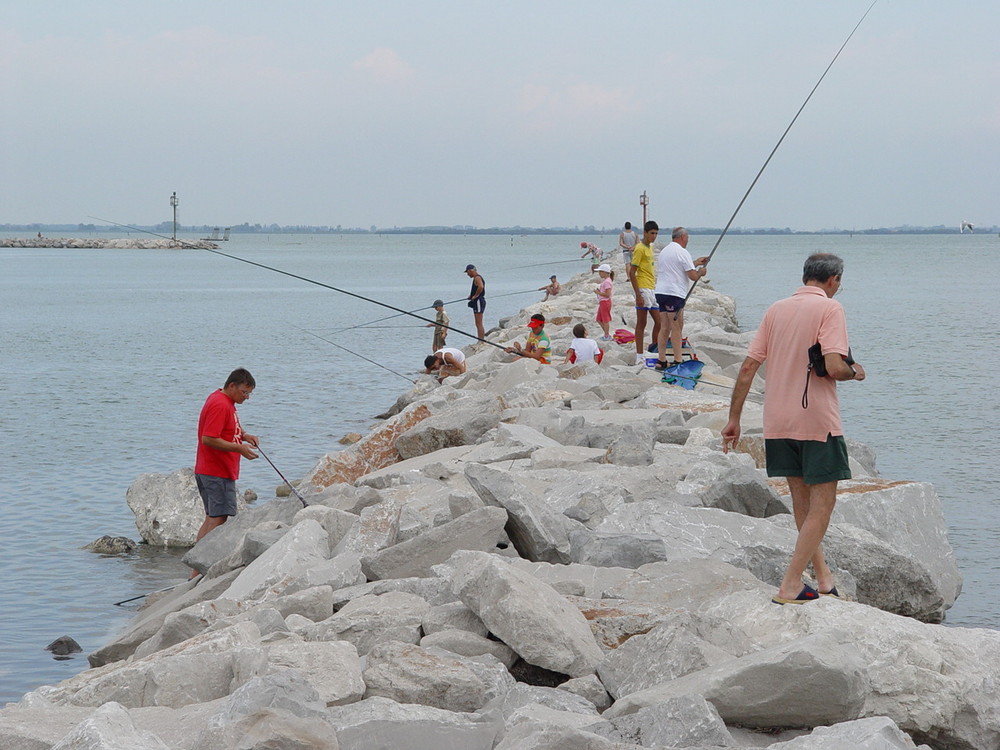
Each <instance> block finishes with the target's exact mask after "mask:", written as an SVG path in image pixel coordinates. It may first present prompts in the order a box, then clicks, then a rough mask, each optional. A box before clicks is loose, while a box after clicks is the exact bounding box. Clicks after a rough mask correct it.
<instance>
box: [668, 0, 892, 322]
mask: <svg viewBox="0 0 1000 750" xmlns="http://www.w3.org/2000/svg"><path fill="white" fill-rule="evenodd" d="M877 2H878V0H872V4H871V5H869V6H868V10H866V11H865V13H864V15H863V16H861V20H860V21H858V22H857V24H855V26H854V28H853V29H852V30H851V33H850V34H848V35H847V39H845V40H844V43H843V44H841V45H840V49H838V50H837V54H835V55H834V56H833V59H832V60H830V64H829V65H827V66H826V70H824V71H823V75H821V76H820V77H819V80H818V81H816V85H815V86H813V87H812V91H810V92H809V96H807V97H806V99H805V101H804V102H802V106H801V107H799V110H798V112H796V113H795V117H793V118H792V121H791V122H790V123H788V127H787V128H785V132H784V133H782V134H781V138H779V139H778V142H777V143H776V144H774V148H773V149H771V153H770V154H769V155H768V157H767V159H766V160H765V161H764V164H763V166H761V168H760V171H758V172H757V176H756V177H754V178H753V182H751V183H750V187H748V188H747V191H746V193H744V194H743V199H742V200H740V203H739V205H738V206H736V210H735V211H733V215H732V216H730V217H729V221H728V222H727V223H726V226H725V228H724V229H723V230H722V234H720V235H719V239H717V240H716V241H715V246H714V247H713V248H712V252H710V253H709V254H708V260H712V256H713V255H715V251H716V250H718V249H719V244H720V243H721V242H722V238H723V237H725V236H726V233H727V232H728V231H729V228H730V227H731V226H732V225H733V221H735V220H736V215H737V214H738V213H739V212H740V209H741V208H743V204H744V203H746V200H747V198H748V197H749V196H750V192H751V191H752V190H753V189H754V186H755V185H756V184H757V180H759V179H760V176H761V175H762V174H764V170H765V169H767V165H768V164H770V163H771V158H772V157H773V156H774V154H775V152H776V151H777V150H778V147H779V146H781V143H782V141H784V140H785V136H786V135H788V131H789V130H791V129H792V126H793V125H794V124H795V121H796V120H798V119H799V115H801V114H802V110H804V109H805V108H806V105H807V104H808V103H809V100H810V99H812V95H813V94H815V93H816V89H818V88H819V85H820V84H821V83H823V79H824V78H826V74H827V73H829V72H830V68H832V67H833V64H834V63H835V62H837V58H838V57H840V53H841V52H843V51H844V48H845V47H846V46H847V43H848V42H849V41H851V37H853V36H854V32H855V31H857V30H858V28H859V27H860V26H861V24H862V23H863V22H864V20H865V19H866V18H867V17H868V14H869V13H871V12H872V8H874V7H875V4H876V3H877ZM700 280H701V279H696V280H695V281H694V283H693V284H691V288H690V289H688V293H687V296H686V297H685V298H684V301H685V302H687V300H688V298H689V297H690V296H691V293H692V292H693V291H694V288H695V287H696V286H697V285H698V282H699V281H700ZM679 314H680V310H678V311H677V312H676V313H675V314H674V319H675V320H676V318H677V316H678V315H679Z"/></svg>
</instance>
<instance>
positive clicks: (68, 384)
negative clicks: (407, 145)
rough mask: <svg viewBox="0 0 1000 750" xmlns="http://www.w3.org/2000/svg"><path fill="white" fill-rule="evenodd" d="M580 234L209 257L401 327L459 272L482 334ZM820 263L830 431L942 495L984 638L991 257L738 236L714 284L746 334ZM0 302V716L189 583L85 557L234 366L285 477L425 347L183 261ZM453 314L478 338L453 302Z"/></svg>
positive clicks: (112, 258)
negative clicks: (839, 362)
mask: <svg viewBox="0 0 1000 750" xmlns="http://www.w3.org/2000/svg"><path fill="white" fill-rule="evenodd" d="M579 239H580V238H574V237H509V236H502V237H438V236H385V237H377V236H367V235H366V236H349V235H346V236H313V235H297V236H296V235H293V236H288V235H271V236H245V237H244V236H237V237H236V238H235V239H234V240H233V241H231V242H229V243H228V244H226V245H225V246H224V247H223V250H224V251H226V252H230V253H233V254H236V255H240V256H242V257H246V258H248V259H251V260H253V261H255V262H258V263H264V264H267V265H272V266H276V267H278V268H281V269H283V270H286V271H288V272H291V273H295V274H299V275H302V276H306V277H309V278H313V279H316V280H318V281H322V282H324V283H327V284H331V285H334V286H337V287H340V288H343V289H347V290H350V291H353V292H356V293H358V294H362V295H365V296H371V297H373V298H376V299H379V300H383V301H386V302H389V303H390V304H393V305H395V306H398V307H400V308H402V309H407V310H412V309H415V308H419V307H422V306H425V305H429V304H430V302H431V301H432V300H433V299H434V298H435V297H441V298H443V299H445V300H454V299H458V298H461V297H464V296H465V295H466V294H467V293H468V286H469V281H468V279H467V277H466V276H465V275H464V274H463V273H462V269H464V268H465V264H466V263H469V262H471V263H475V264H476V265H477V266H479V268H480V270H481V272H482V273H483V275H484V276H485V277H486V279H487V284H488V299H490V303H489V307H488V309H487V315H486V318H487V324H488V325H491V324H495V322H496V320H497V319H498V318H499V317H501V316H504V315H508V314H511V313H513V312H515V311H516V310H517V309H519V308H520V307H522V306H524V305H525V304H528V303H529V302H531V301H534V300H537V299H539V298H540V295H539V294H537V293H534V292H532V293H529V294H512V293H515V292H523V291H524V290H526V289H534V288H537V287H539V286H542V284H543V283H545V282H546V280H547V277H548V276H549V274H551V273H557V274H559V276H560V278H561V279H563V280H565V279H567V278H569V276H570V275H571V274H572V273H573V272H576V271H579V270H581V268H582V267H583V264H582V262H581V263H580V265H577V264H575V263H572V262H569V263H567V262H560V263H557V264H554V265H551V266H536V267H531V268H520V269H519V268H516V267H517V266H526V265H533V264H537V263H543V262H549V261H566V260H567V259H570V258H574V257H575V255H576V254H577V250H578V246H579ZM586 239H591V240H595V239H596V241H597V242H598V244H600V245H601V246H602V247H610V246H612V245H614V244H615V239H613V238H610V237H605V238H593V237H587V238H586ZM714 239H715V238H714V237H712V238H710V237H701V236H695V237H692V244H691V249H692V251H693V252H694V254H695V255H699V254H703V253H705V252H707V251H708V250H709V249H710V248H711V245H712V243H713V242H714ZM818 249H827V250H832V251H833V252H837V253H840V254H841V255H842V256H843V257H844V258H845V260H846V261H847V272H846V274H845V283H844V292H843V296H842V301H843V302H844V304H845V306H846V307H847V310H848V323H849V326H850V330H851V339H852V346H853V348H854V351H855V352H856V356H857V358H858V360H859V361H861V362H863V363H864V364H865V366H866V369H867V370H868V372H869V378H868V380H867V381H866V382H865V383H863V384H846V385H845V387H844V388H843V389H842V391H841V392H842V404H843V410H844V419H845V425H846V429H847V431H848V434H850V435H851V436H853V437H856V438H858V439H860V440H863V441H865V442H867V443H870V444H871V445H872V446H874V447H875V448H876V450H877V451H878V456H879V468H880V470H881V471H882V473H883V475H885V476H887V477H891V478H901V479H918V480H923V481H928V482H933V483H934V484H935V485H937V489H938V492H939V494H940V495H941V496H942V498H943V500H944V502H945V506H946V514H947V518H948V522H949V524H950V527H951V535H952V537H951V538H952V543H953V544H954V545H955V547H956V551H957V554H958V556H959V562H960V565H961V567H962V569H963V573H964V574H965V593H964V595H963V598H962V599H960V600H959V602H958V604H957V605H956V606H955V607H954V608H953V609H952V610H951V611H950V612H949V615H948V621H949V623H951V624H957V625H971V626H986V627H996V626H997V624H998V623H1000V605H998V604H997V603H996V601H995V598H994V597H992V587H991V586H989V582H991V581H992V579H993V578H994V577H995V574H996V569H997V563H996V558H995V552H994V549H995V547H996V545H995V543H994V542H995V541H996V537H997V535H998V531H997V529H998V526H1000V523H998V519H1000V510H998V501H1000V482H998V479H997V477H996V475H995V473H994V472H992V471H991V468H992V465H995V463H996V460H995V459H996V453H997V448H996V446H997V444H998V440H1000V434H998V433H1000V428H998V420H997V418H996V417H997V414H996V412H997V401H996V397H995V396H994V392H993V390H992V389H990V388H988V383H987V378H988V377H989V376H988V373H990V372H991V371H992V370H993V369H994V368H995V367H996V366H997V364H998V362H997V360H998V354H997V351H998V346H997V344H998V338H1000V334H998V331H1000V321H998V319H997V318H998V308H997V305H996V302H995V298H996V295H995V292H994V291H993V287H992V283H991V280H992V279H993V278H995V277H996V276H997V273H998V271H1000V260H998V257H1000V239H998V238H996V237H993V236H986V235H973V236H969V235H965V236H958V235H955V236H942V237H860V236H858V237H854V238H850V237H735V236H734V237H727V238H726V239H725V241H724V242H723V244H722V246H721V247H720V249H719V251H718V253H717V254H716V257H715V260H714V261H713V264H712V268H711V271H712V272H711V274H710V278H711V279H712V280H713V282H714V283H715V285H716V287H717V288H719V289H720V290H721V291H724V292H725V293H727V294H732V295H733V296H735V297H736V298H737V300H738V309H739V314H740V320H741V323H742V325H743V326H744V327H745V328H754V327H756V325H757V322H758V321H759V319H760V316H761V314H762V312H763V310H764V308H765V307H766V306H767V304H769V303H770V302H771V301H773V300H774V299H776V298H778V297H781V296H785V295H787V294H789V293H790V292H791V290H793V289H794V288H795V287H796V286H797V284H798V278H797V277H798V276H799V275H800V273H801V263H802V259H803V258H804V257H805V255H806V254H808V253H809V252H812V251H814V250H818ZM969 268H973V269H975V270H974V272H973V273H972V274H970V273H969V272H968V271H967V270H966V269H969ZM945 269H949V270H945ZM499 295H508V296H499ZM0 299H2V310H3V313H2V316H0V352H2V355H0V356H2V359H0V362H2V365H0V368H2V369H0V446H2V449H3V450H2V456H3V459H2V460H3V467H4V469H5V471H4V476H3V482H2V484H0V530H2V533H3V539H4V544H3V549H2V551H0V566H2V579H0V580H2V581H3V583H2V586H0V607H2V609H3V612H4V617H3V620H2V621H0V703H2V702H4V701H10V700H16V699H17V698H18V697H19V696H20V695H21V694H22V693H24V692H25V691H27V690H30V689H32V688H34V687H36V686H38V685H40V684H48V683H53V682H57V681H59V680H62V679H65V678H66V677H69V676H71V675H72V674H74V673H76V672H77V671H79V670H81V669H83V668H85V667H86V658H85V657H84V656H81V655H77V656H76V657H75V658H74V659H70V660H67V661H55V660H53V659H52V658H51V656H50V655H49V654H48V653H47V652H45V651H44V650H43V648H44V646H45V645H46V644H47V643H49V642H50V641H51V640H53V639H55V638H57V637H58V636H61V635H64V634H67V635H71V636H73V637H74V638H76V639H77V640H78V641H79V642H80V643H81V644H82V646H83V649H84V653H86V652H89V651H91V650H93V649H95V648H97V647H99V646H100V645H102V644H103V643H105V642H106V641H107V640H109V639H110V638H111V637H113V635H114V634H115V633H116V632H117V631H118V630H120V629H121V628H122V627H123V626H124V624H125V623H126V621H127V619H128V618H129V617H130V616H131V615H132V613H133V611H134V610H131V609H128V608H123V607H115V606H113V602H115V601H119V600H122V599H125V598H128V597H130V596H135V595H136V594H140V593H144V592H148V591H152V590H154V589H158V588H162V587H164V586H167V585H170V584H172V583H176V582H178V581H179V580H181V579H182V578H183V577H184V576H185V575H186V569H185V568H184V566H183V565H181V564H180V562H179V558H178V557H177V556H176V555H173V554H168V553H164V552H159V551H154V550H148V549H147V550H143V551H142V552H141V553H139V554H136V555H134V556H131V557H125V558H121V557H102V556H99V555H95V554H93V553H90V552H87V551H84V550H81V549H80V548H81V547H82V546H83V545H85V544H87V543H89V542H91V541H93V540H94V539H95V538H97V537H99V536H101V535H103V534H112V535H123V536H129V537H131V538H133V539H137V538H138V534H137V532H136V530H135V525H134V520H133V516H132V513H131V511H129V509H128V507H127V505H126V504H125V491H126V489H127V488H128V486H129V484H131V482H132V481H133V480H134V479H135V477H136V476H137V475H138V474H141V473H145V472H171V471H174V470H176V469H178V468H181V467H184V466H190V465H191V464H192V462H193V456H194V446H195V436H194V426H195V424H196V420H197V416H198V411H199V409H200V407H201V404H202V402H203V401H204V398H205V396H206V395H207V394H208V393H209V391H211V390H212V389H214V388H217V387H219V386H221V385H222V380H223V379H224V377H225V375H226V374H228V372H229V371H230V370H231V369H232V368H233V367H236V366H240V365H242V366H245V367H247V368H249V369H250V370H251V372H253V373H254V376H255V377H256V379H257V383H258V386H257V389H256V390H255V392H254V397H253V398H252V399H251V400H250V401H249V402H248V403H247V404H245V405H244V406H243V407H242V408H241V411H240V414H241V419H242V421H243V423H244V426H245V427H246V429H247V430H249V431H251V432H253V433H255V434H259V435H261V436H262V439H263V446H264V448H265V450H267V452H268V455H269V456H270V457H271V459H272V460H273V461H274V462H275V464H276V465H277V466H278V468H279V469H281V471H282V472H283V473H284V474H285V475H286V476H288V477H289V478H295V477H298V476H301V475H302V474H303V473H304V472H305V471H307V470H308V469H309V468H310V467H311V466H312V465H313V464H314V463H315V461H316V459H317V458H318V457H319V456H320V455H322V454H323V453H325V452H327V451H329V450H332V449H335V448H337V447H339V446H337V444H336V440H337V439H338V438H339V437H341V436H342V435H343V434H345V433H347V432H352V431H363V430H365V429H366V428H367V427H368V426H369V425H370V424H371V423H372V421H373V420H372V417H373V415H375V414H378V413H379V412H381V411H383V410H384V409H385V408H386V407H388V406H389V405H390V404H391V403H392V402H393V401H394V400H395V398H396V397H397V396H398V395H399V393H401V392H402V391H403V390H404V389H405V388H407V387H408V384H407V382H406V381H405V380H404V378H403V376H408V377H415V373H416V371H417V367H418V364H419V361H420V360H421V359H422V357H423V356H424V355H425V354H426V353H428V352H429V343H430V330H429V329H426V328H423V327H421V326H422V324H421V323H419V321H414V320H413V319H410V318H405V317H404V318H396V319H393V320H387V321H384V322H382V323H380V324H379V327H377V328H368V329H364V330H357V329H355V330H352V331H348V332H340V333H338V332H337V329H339V328H342V327H345V326H351V325H354V324H358V323H362V322H367V321H370V320H373V319H375V318H381V317H384V316H387V315H391V314H392V311H390V310H386V309H385V308H380V307H377V306H375V305H372V304H370V303H367V302H363V301H361V300H357V299H354V298H351V297H348V296H345V295H342V294H338V293H336V292H332V291H329V290H326V289H322V288H319V287H316V286H313V285H310V284H306V283H304V282H301V281H298V280H296V279H292V278H289V277H286V276H282V275H280V274H276V273H272V272H269V271H266V270H263V269H261V268H257V267H254V266H250V265H247V264H244V263H239V262H237V261H234V260H230V259H227V258H222V257H219V256H217V255H213V254H211V253H207V252H205V251H198V250H177V251H162V250H161V251H153V250H149V251H145V250H115V251H110V250H109V251H101V250H76V251H73V250H55V249H52V250H11V249H0ZM449 313H450V315H451V316H452V322H453V324H454V325H458V326H465V328H466V329H468V330H471V329H473V326H472V322H471V314H470V313H469V311H468V309H467V308H465V307H464V306H463V305H462V304H457V305H452V306H450V307H449ZM301 329H306V330H309V331H313V332H315V333H317V334H319V335H321V336H324V337H327V338H329V339H330V340H331V341H335V342H336V343H337V344H340V345H341V346H344V347H347V348H349V349H352V350H355V351H359V352H361V353H363V354H365V355H366V356H371V355H373V354H374V355H375V356H374V357H373V358H374V359H378V360H379V361H380V362H382V363H383V364H385V365H386V366H388V367H390V368H391V369H393V370H396V371H397V372H398V373H400V374H393V373H390V372H388V371H386V370H383V369H379V368H377V367H375V366H373V365H371V364H369V363H367V362H365V361H364V360H361V359H359V358H357V357H355V356H353V355H351V354H348V353H346V352H344V351H342V350H340V349H337V348H336V347H334V346H332V345H331V344H329V343H327V342H324V341H321V340H319V339H317V338H315V337H313V336H310V335H309V334H307V333H304V332H303V331H302V330H301ZM453 338H455V339H456V341H455V342H451V343H458V344H460V345H461V344H463V343H464V339H463V338H462V337H460V336H455V335H454V334H453ZM279 483H280V480H279V479H278V477H277V475H276V474H275V473H274V472H273V470H272V469H271V467H270V466H269V465H268V464H267V463H266V462H264V461H256V462H253V463H248V462H244V464H243V476H242V479H241V483H240V484H241V487H250V488H253V489H255V490H257V491H258V493H260V495H261V497H262V498H267V497H271V496H273V494H274V488H275V486H277V485H278V484H279Z"/></svg>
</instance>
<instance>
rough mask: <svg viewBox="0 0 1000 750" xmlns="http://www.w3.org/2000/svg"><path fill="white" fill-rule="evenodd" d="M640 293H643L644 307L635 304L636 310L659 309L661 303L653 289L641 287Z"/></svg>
mask: <svg viewBox="0 0 1000 750" xmlns="http://www.w3.org/2000/svg"><path fill="white" fill-rule="evenodd" d="M639 294H641V295H642V307H639V306H638V305H636V306H635V309H636V310H654V311H657V312H658V311H659V309H660V304H659V303H658V302H657V301H656V294H654V293H653V290H652V289H642V288H640V289H639Z"/></svg>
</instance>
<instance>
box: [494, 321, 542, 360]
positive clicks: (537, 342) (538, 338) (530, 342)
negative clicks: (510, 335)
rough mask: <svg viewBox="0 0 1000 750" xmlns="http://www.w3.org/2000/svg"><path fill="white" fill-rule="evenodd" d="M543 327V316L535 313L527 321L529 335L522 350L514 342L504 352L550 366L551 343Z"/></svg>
mask: <svg viewBox="0 0 1000 750" xmlns="http://www.w3.org/2000/svg"><path fill="white" fill-rule="evenodd" d="M544 327H545V316H544V315H542V314H541V313H535V314H534V315H532V316H531V320H529V321H528V328H530V329H531V333H529V334H528V339H527V341H525V342H524V348H521V343H520V342H519V341H515V342H514V344H513V346H508V347H507V348H506V349H505V351H506V352H507V353H508V354H520V355H521V356H522V357H531V359H537V360H538V361H539V362H541V363H542V364H543V365H547V364H550V363H551V361H552V342H551V341H549V335H548V334H547V333H546V332H545V330H544Z"/></svg>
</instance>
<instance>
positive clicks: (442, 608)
mask: <svg viewBox="0 0 1000 750" xmlns="http://www.w3.org/2000/svg"><path fill="white" fill-rule="evenodd" d="M420 624H421V627H422V629H423V632H424V635H425V636H427V635H433V634H434V633H437V632H439V631H441V630H464V631H466V632H468V633H475V634H476V635H481V636H484V637H485V636H486V634H487V633H488V632H489V630H488V629H487V627H486V626H485V625H484V624H483V621H482V620H480V619H479V616H478V615H477V614H476V613H475V612H473V611H472V610H471V609H469V608H468V607H466V606H465V605H464V604H462V602H450V603H448V604H439V605H437V606H436V607H431V608H430V609H429V610H427V614H425V615H424V618H423V620H421V623H420Z"/></svg>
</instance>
